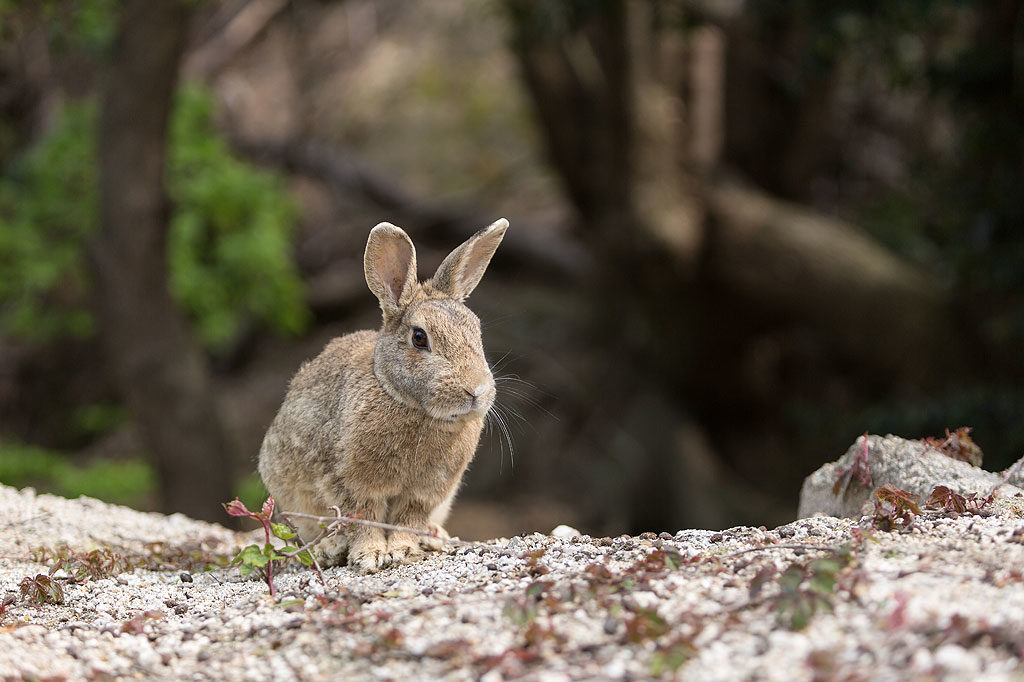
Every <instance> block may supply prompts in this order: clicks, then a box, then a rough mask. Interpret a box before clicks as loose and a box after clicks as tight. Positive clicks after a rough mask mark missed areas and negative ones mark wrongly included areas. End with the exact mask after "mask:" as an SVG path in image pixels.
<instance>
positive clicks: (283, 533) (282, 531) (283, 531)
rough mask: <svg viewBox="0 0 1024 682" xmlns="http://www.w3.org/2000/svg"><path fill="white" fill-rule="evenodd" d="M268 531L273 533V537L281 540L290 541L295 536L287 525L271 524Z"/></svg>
mask: <svg viewBox="0 0 1024 682" xmlns="http://www.w3.org/2000/svg"><path fill="white" fill-rule="evenodd" d="M270 529H271V531H272V532H273V533H274V535H276V536H277V537H279V538H281V539H282V540H291V539H292V538H294V537H295V536H296V535H297V533H296V532H295V531H293V530H292V529H291V528H289V527H288V524H285V523H274V522H271V523H270Z"/></svg>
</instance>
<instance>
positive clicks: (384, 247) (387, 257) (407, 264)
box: [363, 223, 416, 313]
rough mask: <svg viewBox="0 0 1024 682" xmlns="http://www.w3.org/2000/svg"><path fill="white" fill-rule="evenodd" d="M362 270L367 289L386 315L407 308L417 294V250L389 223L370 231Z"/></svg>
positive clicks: (406, 236)
mask: <svg viewBox="0 0 1024 682" xmlns="http://www.w3.org/2000/svg"><path fill="white" fill-rule="evenodd" d="M363 270H364V271H365V272H366V284H367V286H369V287H370V291H372V292H373V295H374V296H376V297H377V298H378V299H379V300H380V307H381V309H383V310H384V312H385V313H389V312H395V311H397V310H398V309H399V308H400V307H402V306H404V305H407V304H408V303H409V301H410V300H412V297H413V294H414V293H415V291H416V249H415V247H413V245H412V240H411V239H409V235H407V234H406V233H405V231H403V230H402V228H400V227H396V226H394V225H392V224H391V223H380V224H379V225H377V226H376V227H374V228H373V229H372V230H370V237H369V239H367V240H366V253H364V254H363Z"/></svg>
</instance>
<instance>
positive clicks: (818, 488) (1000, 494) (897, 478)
mask: <svg viewBox="0 0 1024 682" xmlns="http://www.w3.org/2000/svg"><path fill="white" fill-rule="evenodd" d="M867 438H868V471H869V473H870V476H871V485H870V486H865V485H864V484H863V483H861V482H860V481H859V480H858V478H857V477H856V476H851V477H850V479H849V481H848V482H847V483H846V484H845V485H843V486H842V487H841V489H840V490H839V491H838V494H836V493H834V492H833V489H834V486H835V482H836V479H837V475H838V472H841V471H845V470H848V469H849V468H850V467H851V466H852V465H853V463H854V459H855V458H856V457H857V455H858V453H860V452H861V451H862V449H863V447H864V445H863V442H864V440H863V439H864V436H861V437H860V438H858V439H857V440H856V442H854V444H853V445H851V446H850V449H849V450H847V451H846V454H844V455H843V456H842V457H840V458H839V459H838V460H837V461H835V462H830V463H828V464H825V465H824V466H822V467H821V468H820V469H818V470H817V471H815V472H814V473H813V474H811V475H810V476H808V477H807V478H806V479H805V480H804V485H803V488H802V489H801V491H800V505H799V508H798V511H797V515H798V517H799V518H806V517H809V516H814V515H815V514H825V515H827V516H838V517H847V518H857V517H860V516H861V515H862V514H863V512H864V505H865V503H867V502H870V500H871V495H872V494H873V492H874V490H875V489H877V488H879V487H881V486H883V485H891V486H893V487H895V488H899V489H901V490H906V491H907V492H910V493H913V494H915V495H920V496H921V500H922V501H924V500H925V499H927V497H928V496H929V495H930V494H931V492H932V490H934V488H935V486H938V485H944V486H946V487H948V488H950V489H951V490H953V491H954V492H957V493H960V494H961V495H967V494H970V493H978V494H979V495H981V496H987V495H988V494H989V493H991V492H993V491H995V492H996V501H995V502H994V503H993V505H992V506H991V508H992V509H993V510H1001V509H1003V508H1006V509H1007V510H1008V511H1016V510H1020V509H1022V508H1024V490H1021V488H1018V487H1017V486H1015V485H1010V484H1008V483H1006V481H1005V480H1004V479H1003V477H1002V476H1001V475H1000V474H995V473H992V472H990V471H985V470H984V469H979V468H978V467H975V466H971V465H970V464H968V463H967V462H961V461H958V460H955V459H952V458H950V457H947V456H946V455H944V454H942V453H941V452H939V451H938V450H936V449H935V448H932V447H929V446H927V445H925V444H924V443H922V442H921V441H916V440H906V439H904V438H899V437H897V436H893V435H887V436H885V437H882V436H868V437H867Z"/></svg>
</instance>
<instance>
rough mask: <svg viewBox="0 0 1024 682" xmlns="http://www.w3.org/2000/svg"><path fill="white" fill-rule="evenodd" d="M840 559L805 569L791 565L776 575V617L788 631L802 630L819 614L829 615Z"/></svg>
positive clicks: (815, 564)
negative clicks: (777, 590)
mask: <svg viewBox="0 0 1024 682" xmlns="http://www.w3.org/2000/svg"><path fill="white" fill-rule="evenodd" d="M842 568H843V564H842V562H841V561H840V560H839V559H834V558H832V559H816V560H815V561H812V562H811V563H809V564H807V565H806V566H801V565H798V564H793V565H792V566H790V567H789V568H787V569H786V570H785V571H783V573H782V575H781V576H779V588H780V590H781V593H780V594H779V596H778V597H777V598H776V600H775V615H776V618H777V619H778V621H779V622H780V623H782V624H783V625H785V626H786V627H788V628H789V629H790V630H803V629H804V628H805V627H807V624H808V623H809V622H810V621H811V617H812V616H813V615H814V614H815V613H817V612H819V611H825V612H828V613H831V612H832V596H833V595H834V594H835V591H836V584H837V580H838V576H839V572H840V571H841V570H842Z"/></svg>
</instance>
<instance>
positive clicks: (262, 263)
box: [168, 87, 308, 348]
mask: <svg viewBox="0 0 1024 682" xmlns="http://www.w3.org/2000/svg"><path fill="white" fill-rule="evenodd" d="M171 130H172V139H173V140H174V144H173V146H172V149H171V156H170V165H171V173H170V183H169V184H170V193H171V197H172V198H173V199H174V201H175V205H176V211H175V213H174V216H173V218H172V220H171V231H170V235H169V240H168V253H169V259H170V261H169V265H170V273H171V288H172V290H173V292H174V295H175V297H176V298H177V299H178V301H180V302H181V303H182V305H183V306H184V307H185V309H186V310H188V311H189V312H190V314H191V316H192V319H193V321H194V322H195V325H196V330H197V332H198V334H199V336H200V337H201V338H202V339H203V341H204V342H205V343H206V344H207V345H208V346H210V347H212V348H219V347H223V346H225V345H226V344H228V343H230V342H231V341H233V340H234V339H235V338H236V336H237V334H238V333H239V331H240V330H241V327H242V325H243V324H245V323H246V322H248V321H249V320H250V319H256V320H260V321H262V322H264V323H267V324H269V325H270V326H271V327H273V328H274V329H276V330H278V331H281V332H287V333H297V332H300V331H302V329H303V328H304V327H305V325H306V323H307V321H308V313H307V311H306V308H305V307H304V306H303V303H302V294H303V291H302V283H301V280H300V279H299V277H298V274H297V273H296V270H295V266H294V263H293V262H292V259H291V257H290V256H291V234H292V226H293V224H294V222H295V218H296V214H297V209H296V206H295V204H294V202H293V201H292V200H291V199H290V198H289V197H288V194H287V191H286V188H285V187H284V182H283V180H282V179H281V178H280V177H279V176H277V175H274V174H272V173H269V172H266V171H258V170H255V169H253V168H251V167H249V166H248V165H246V164H244V163H242V162H241V161H239V160H237V159H236V158H234V157H233V156H232V155H231V153H230V150H229V149H228V147H227V144H226V143H225V142H224V140H223V139H222V138H220V137H219V136H218V135H217V134H216V131H215V130H214V124H213V102H212V100H211V99H210V98H209V96H208V95H206V94H205V93H203V92H202V91H201V90H199V89H198V88H195V87H187V88H184V89H183V90H182V91H181V92H180V93H179V95H178V103H177V109H176V114H175V117H174V120H173V122H172V128H171Z"/></svg>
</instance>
